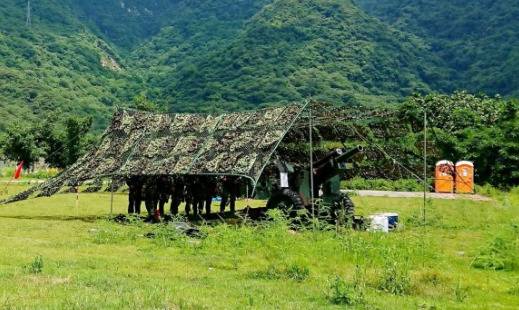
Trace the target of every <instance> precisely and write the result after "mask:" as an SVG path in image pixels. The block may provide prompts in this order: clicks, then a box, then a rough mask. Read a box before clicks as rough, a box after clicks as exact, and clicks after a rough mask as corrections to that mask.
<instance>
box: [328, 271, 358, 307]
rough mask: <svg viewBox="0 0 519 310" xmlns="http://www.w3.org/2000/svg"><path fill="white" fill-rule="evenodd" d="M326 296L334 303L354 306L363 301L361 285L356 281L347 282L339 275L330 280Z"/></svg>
mask: <svg viewBox="0 0 519 310" xmlns="http://www.w3.org/2000/svg"><path fill="white" fill-rule="evenodd" d="M327 297H328V300H329V301H330V302H331V303H333V304H335V305H348V306H354V305H359V304H363V303H364V302H365V300H364V290H363V287H362V286H361V285H359V284H358V283H347V282H346V281H345V280H343V279H342V278H341V277H340V276H335V277H334V279H333V280H332V281H330V284H329V291H328V296H327Z"/></svg>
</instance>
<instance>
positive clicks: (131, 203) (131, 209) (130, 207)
mask: <svg viewBox="0 0 519 310" xmlns="http://www.w3.org/2000/svg"><path fill="white" fill-rule="evenodd" d="M134 208H135V200H134V199H133V195H132V194H128V214H133V213H135V209H134Z"/></svg>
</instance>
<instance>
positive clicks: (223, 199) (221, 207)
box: [220, 195, 227, 214]
mask: <svg viewBox="0 0 519 310" xmlns="http://www.w3.org/2000/svg"><path fill="white" fill-rule="evenodd" d="M226 205H227V196H225V195H224V196H223V197H222V201H221V202H220V213H221V214H224V213H225V206H226Z"/></svg>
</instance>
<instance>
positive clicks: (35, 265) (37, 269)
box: [25, 255, 43, 274]
mask: <svg viewBox="0 0 519 310" xmlns="http://www.w3.org/2000/svg"><path fill="white" fill-rule="evenodd" d="M25 270H26V271H27V272H29V273H33V274H38V273H41V272H42V271H43V257H42V256H41V255H38V256H36V257H35V258H34V260H33V261H32V263H30V264H28V265H26V266H25Z"/></svg>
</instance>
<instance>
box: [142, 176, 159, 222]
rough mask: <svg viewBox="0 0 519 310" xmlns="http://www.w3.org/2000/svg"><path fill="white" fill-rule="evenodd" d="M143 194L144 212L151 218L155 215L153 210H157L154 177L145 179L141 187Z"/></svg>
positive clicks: (155, 181) (155, 179)
mask: <svg viewBox="0 0 519 310" xmlns="http://www.w3.org/2000/svg"><path fill="white" fill-rule="evenodd" d="M143 194H144V202H145V205H146V210H147V211H148V216H149V217H153V216H154V215H155V210H156V209H157V203H158V191H157V178H156V177H152V176H149V177H146V180H145V182H144V187H143Z"/></svg>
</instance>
